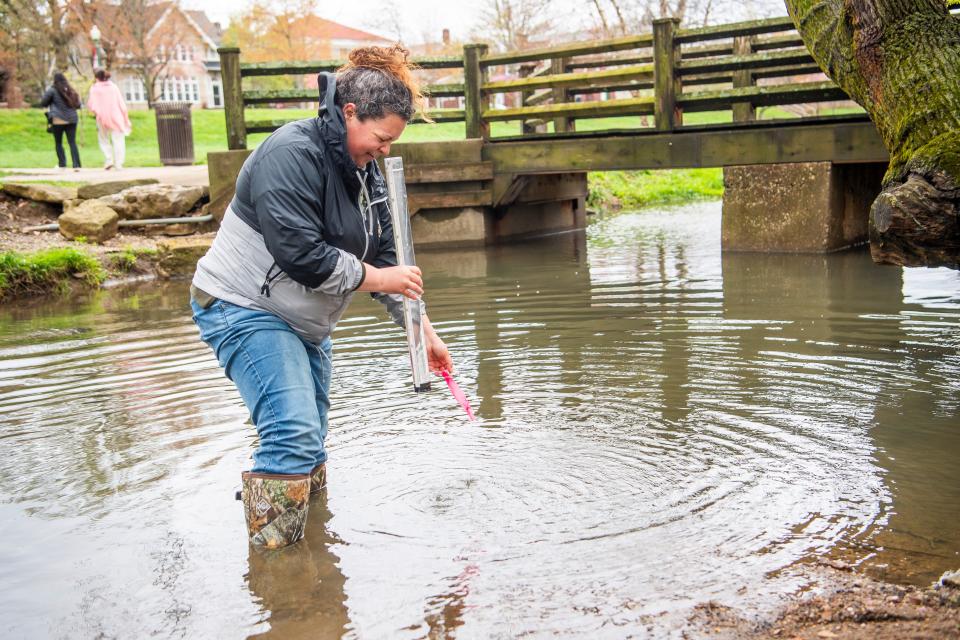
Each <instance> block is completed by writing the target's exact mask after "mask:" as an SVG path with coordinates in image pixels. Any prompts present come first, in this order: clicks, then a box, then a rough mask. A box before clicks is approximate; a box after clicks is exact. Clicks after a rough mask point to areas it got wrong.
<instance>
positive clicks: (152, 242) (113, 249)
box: [0, 191, 216, 303]
mask: <svg viewBox="0 0 960 640" xmlns="http://www.w3.org/2000/svg"><path fill="white" fill-rule="evenodd" d="M61 212H62V209H61V207H60V206H59V205H56V204H48V203H43V202H36V201H33V200H29V199H23V198H15V197H11V196H9V195H7V194H5V193H3V192H2V191H0V253H3V252H16V253H18V254H23V255H28V256H29V255H32V254H36V253H38V252H42V251H45V250H49V249H57V248H72V249H75V250H78V251H81V252H83V253H84V254H87V255H90V256H92V257H93V258H95V259H96V260H97V261H98V262H99V263H100V266H101V267H102V269H103V274H102V277H101V278H100V282H99V283H95V282H92V281H90V280H89V279H82V278H78V277H75V274H64V275H63V276H61V278H60V280H59V281H58V282H56V283H52V284H53V286H42V287H38V288H27V289H26V290H24V291H22V292H15V294H14V295H6V296H3V295H0V299H2V300H3V303H9V302H10V301H11V300H20V299H24V298H30V297H36V296H42V295H47V294H51V293H56V292H60V293H63V292H69V291H76V290H81V289H88V288H90V287H91V286H112V285H116V284H118V283H123V282H127V281H137V280H149V279H153V278H157V279H167V278H178V277H189V275H190V274H191V273H192V272H193V268H194V266H195V264H196V260H197V259H199V257H200V256H201V255H203V253H204V252H205V250H206V247H208V246H209V244H210V242H212V240H213V237H214V235H215V234H216V232H215V231H205V232H203V233H192V234H188V235H182V236H181V235H177V236H171V235H168V234H166V233H164V231H165V230H164V229H163V228H160V227H154V228H149V227H148V228H143V229H137V230H136V231H133V230H132V228H130V229H121V230H120V232H119V233H118V234H117V235H116V236H114V237H112V238H110V239H109V240H106V241H104V242H103V243H101V244H95V243H87V242H76V241H73V240H68V239H67V238H65V237H64V236H62V235H61V234H60V233H58V232H56V231H26V232H24V231H23V230H24V229H26V228H29V227H33V226H37V225H42V224H49V223H55V222H56V221H57V218H58V216H59V215H60V214H61Z"/></svg>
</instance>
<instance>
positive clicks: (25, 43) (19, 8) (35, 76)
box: [0, 0, 76, 99]
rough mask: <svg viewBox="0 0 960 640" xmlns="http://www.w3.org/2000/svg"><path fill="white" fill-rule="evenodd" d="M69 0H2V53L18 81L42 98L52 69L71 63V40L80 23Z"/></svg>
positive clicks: (0, 17) (30, 94)
mask: <svg viewBox="0 0 960 640" xmlns="http://www.w3.org/2000/svg"><path fill="white" fill-rule="evenodd" d="M69 9H70V2H69V1H66V0H32V1H31V0H0V21H2V22H3V26H4V30H3V31H4V33H3V36H2V38H0V47H2V49H3V51H2V57H4V58H7V59H8V60H10V62H9V63H8V64H10V66H12V67H13V73H12V75H13V77H14V84H15V85H17V84H19V83H24V84H23V87H24V88H26V89H27V90H28V96H29V97H30V98H31V99H32V98H39V96H40V93H42V92H43V89H44V87H45V86H46V81H47V79H48V76H49V73H50V71H51V68H52V69H56V70H59V71H66V70H67V69H68V67H69V66H70V44H71V41H72V40H73V38H74V36H75V35H76V24H75V23H74V22H73V21H72V20H71V19H70V18H71V14H70V10H69Z"/></svg>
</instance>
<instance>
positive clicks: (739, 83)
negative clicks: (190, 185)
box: [218, 17, 847, 149]
mask: <svg viewBox="0 0 960 640" xmlns="http://www.w3.org/2000/svg"><path fill="white" fill-rule="evenodd" d="M218 51H219V53H220V59H221V68H222V73H223V83H224V94H225V96H224V97H225V108H226V109H225V111H226V120H227V138H228V143H229V148H230V149H243V148H246V138H247V134H249V133H257V132H269V131H273V130H275V129H276V128H278V127H279V126H282V125H283V124H284V123H285V122H286V121H284V120H267V121H251V122H248V121H247V120H246V119H245V115H244V114H245V108H246V107H247V106H249V105H263V104H282V103H302V102H306V101H313V102H316V100H317V95H316V91H315V90H313V89H310V90H304V89H290V90H283V91H244V90H243V88H242V86H243V80H244V79H245V78H251V77H257V76H272V75H297V74H315V73H318V72H320V71H332V70H335V69H336V68H337V67H339V66H340V65H341V64H343V62H342V61H338V60H330V61H314V62H303V63H292V62H277V63H241V62H240V53H241V52H240V50H239V49H235V48H222V49H219V50H218ZM415 62H417V63H418V64H419V65H420V66H421V67H422V68H423V69H425V70H435V69H444V70H462V74H463V81H462V83H460V82H457V83H449V84H434V85H427V87H426V90H427V93H428V94H429V95H430V96H431V97H456V98H458V99H461V100H462V104H463V109H435V110H432V111H430V112H428V114H429V115H430V117H431V118H432V119H433V120H435V121H436V122H460V121H462V122H464V128H465V134H466V137H467V138H482V139H484V140H499V139H509V138H504V137H503V136H501V137H498V138H493V137H492V136H491V133H490V124H491V123H494V122H501V121H516V122H518V123H519V130H518V131H517V132H516V133H517V135H523V136H534V135H545V136H562V135H566V134H569V133H570V132H572V131H574V130H575V129H576V122H577V121H578V120H585V119H591V118H615V117H622V116H637V117H649V116H652V117H653V128H655V129H656V130H658V131H661V132H669V131H674V130H678V129H682V128H684V124H683V114H684V113H695V112H703V111H723V110H729V111H731V112H732V115H731V120H732V121H733V122H740V123H743V122H749V121H751V120H753V119H754V118H755V117H756V109H757V108H758V107H768V106H777V105H795V104H811V103H824V102H834V101H838V100H846V99H847V96H846V94H844V92H843V91H842V90H841V89H840V88H839V87H837V86H836V85H835V84H834V83H833V82H831V81H829V80H826V79H823V78H821V79H818V80H814V81H800V82H796V81H794V79H795V78H798V77H802V76H809V75H811V74H819V73H820V69H819V67H818V66H817V65H816V64H815V63H814V61H813V58H812V57H811V56H810V54H809V53H808V51H807V50H806V48H805V47H804V45H803V41H802V40H801V39H800V37H799V35H798V34H797V32H796V30H795V28H794V25H793V22H792V21H791V20H790V19H789V18H786V17H783V18H773V19H767V20H756V21H749V22H739V23H735V24H727V25H720V26H713V27H703V28H693V29H681V28H680V27H679V23H678V21H676V20H674V19H664V20H657V21H655V22H654V24H653V31H652V32H651V33H645V34H639V35H632V36H627V37H623V38H616V39H611V40H603V41H592V42H581V43H575V44H567V45H562V46H554V47H547V48H542V49H534V50H527V51H520V52H515V53H505V54H491V53H489V51H488V49H487V47H486V46H485V45H482V44H467V45H464V47H463V55H462V56H448V57H434V58H418V59H415ZM493 70H502V72H501V73H500V74H495V75H497V77H498V79H494V80H491V75H494V74H492V73H491V71H493ZM624 92H626V93H627V94H628V96H629V97H622V96H620V95H619V94H622V93H624ZM508 94H514V97H519V98H518V99H517V100H514V101H515V102H516V103H517V104H519V105H520V106H513V107H506V108H497V107H496V106H494V105H495V102H496V100H497V98H496V97H497V96H498V95H508ZM611 94H612V96H613V97H611ZM591 96H592V97H593V98H594V99H588V98H590V97H591ZM551 124H552V132H551V131H549V129H550V127H549V126H548V125H551ZM613 126H615V125H611V126H610V127H609V128H611V129H612V127H613ZM593 129H594V131H596V130H598V129H597V127H593ZM599 130H600V131H603V130H604V128H603V126H601V127H599Z"/></svg>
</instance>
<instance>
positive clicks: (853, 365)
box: [0, 204, 960, 638]
mask: <svg viewBox="0 0 960 640" xmlns="http://www.w3.org/2000/svg"><path fill="white" fill-rule="evenodd" d="M420 260H421V263H422V266H423V267H424V269H425V271H426V272H427V273H428V274H429V276H428V282H427V285H428V290H429V292H430V293H429V296H428V306H429V309H430V314H431V318H432V319H433V321H434V324H435V326H437V328H438V331H440V332H441V334H442V335H443V336H444V338H445V339H446V340H447V341H448V343H449V344H450V345H451V348H452V350H453V351H454V352H455V354H456V359H457V364H458V368H459V381H460V383H461V386H462V387H463V388H464V389H465V391H466V392H467V393H468V395H469V396H470V397H471V401H472V403H473V406H474V409H475V410H476V412H477V414H478V416H479V417H480V420H479V421H478V422H476V423H468V422H467V421H466V419H465V418H464V416H463V414H462V411H461V410H460V408H459V407H458V406H457V405H456V403H455V402H453V401H452V399H450V397H449V395H448V394H447V393H446V392H445V390H444V389H440V388H439V387H438V389H439V390H438V391H437V392H433V393H430V394H421V395H413V394H411V393H410V391H409V380H408V374H407V373H406V372H407V368H408V364H407V355H406V349H405V346H404V341H403V336H402V334H400V332H399V331H397V330H396V328H394V327H392V326H391V325H390V324H389V323H388V322H386V321H385V319H384V318H383V314H382V312H381V310H380V309H379V308H378V306H377V305H376V304H375V303H373V302H372V301H369V300H359V301H358V302H357V303H356V304H355V305H354V307H353V308H352V309H351V311H350V313H349V314H348V316H347V317H346V318H345V319H344V321H343V323H342V327H341V329H340V331H339V332H338V336H337V340H336V345H335V351H334V362H335V366H336V375H335V383H334V389H333V397H332V402H333V411H332V414H331V436H330V443H329V445H330V453H331V461H330V489H329V498H328V500H327V501H317V500H315V501H314V503H313V505H312V507H311V514H310V522H309V525H308V529H307V539H306V540H305V542H304V543H302V544H301V545H299V546H298V547H296V548H295V549H293V550H291V552H290V553H281V554H260V553H257V552H251V551H250V550H249V548H248V545H247V543H246V540H245V539H244V536H243V531H244V528H243V522H242V519H243V516H242V512H241V510H240V508H239V506H238V503H236V502H234V501H233V500H232V493H233V490H234V489H235V488H236V486H237V484H238V481H239V473H240V471H241V470H243V469H245V468H248V467H249V457H250V453H251V451H252V445H253V433H252V429H251V428H250V427H249V425H248V424H247V415H246V411H245V409H244V408H243V406H242V404H241V403H240V401H239V398H238V397H237V394H236V392H235V391H234V389H233V388H232V385H230V383H229V382H228V381H226V380H225V379H224V378H223V376H222V374H221V372H220V371H219V369H218V368H217V366H216V363H215V361H214V360H213V358H212V356H211V355H210V353H209V352H208V351H207V349H206V347H204V346H203V345H202V344H200V343H199V342H198V341H197V340H196V330H195V328H194V327H193V325H192V324H191V323H190V321H189V319H188V318H187V317H186V315H185V311H184V304H185V298H186V285H185V284H183V283H179V284H176V283H175V284H172V285H163V286H161V285H156V284H153V285H148V286H141V287H134V288H127V289H122V290H117V291H107V292H100V293H98V294H95V295H92V296H90V297H88V298H87V299H84V300H79V301H74V302H71V303H65V302H57V303H45V304H42V305H20V306H17V307H11V308H7V309H5V310H3V311H0V416H2V418H0V425H2V429H0V440H2V442H3V443H4V445H6V448H5V453H7V456H6V457H7V464H6V465H5V466H3V467H2V468H0V534H4V535H6V537H7V539H8V540H9V539H17V540H21V541H23V542H22V544H21V545H20V546H11V545H7V546H6V547H4V548H0V584H4V585H5V586H4V587H3V594H4V598H2V599H0V619H2V620H4V621H8V622H9V626H10V628H9V629H8V630H7V631H8V633H5V634H4V635H8V636H13V637H16V636H53V637H57V636H62V635H71V634H74V633H75V634H77V635H83V636H97V635H103V636H110V635H116V636H141V635H147V634H157V633H160V634H163V635H170V636H174V637H206V636H216V637H248V636H256V637H266V636H270V637H284V638H286V637H293V638H296V637H301V636H310V637H318V636H322V637H337V636H340V635H343V636H344V637H357V638H367V637H395V638H424V637H447V638H453V637H516V636H519V635H524V634H532V635H548V634H549V635H553V634H564V633H566V634H570V635H584V636H588V637H596V638H604V637H611V638H619V637H623V636H624V635H625V634H626V633H627V632H631V633H641V632H645V633H648V634H650V635H655V636H664V637H669V636H677V637H679V636H680V634H681V632H682V631H681V630H682V629H683V626H684V622H685V620H686V619H687V616H688V615H689V612H690V610H691V607H692V606H694V605H695V604H697V603H700V602H704V601H706V600H710V599H713V600H716V601H719V602H721V603H724V604H729V605H731V606H736V607H741V608H747V609H751V610H754V611H759V612H762V611H765V610H768V609H769V608H770V607H772V606H773V605H774V604H775V603H776V602H777V597H778V596H779V595H782V594H785V593H789V592H791V591H793V590H794V589H796V588H798V587H800V586H802V582H801V581H800V579H799V578H798V577H797V576H796V575H795V574H794V573H793V572H792V571H791V570H790V568H791V567H792V566H793V565H795V564H796V563H798V562H804V561H808V560H810V559H816V558H818V557H821V556H823V555H837V554H839V555H841V556H843V557H844V558H846V559H850V560H852V561H856V562H862V563H864V566H866V567H867V568H868V569H870V570H871V571H876V572H882V573H884V575H886V576H887V577H891V578H894V579H904V580H913V581H918V582H923V581H926V580H929V579H931V578H932V577H935V576H936V575H938V574H939V572H941V571H943V570H944V569H947V568H955V567H956V566H960V558H958V556H957V550H958V549H960V531H958V527H960V525H958V523H960V488H958V486H957V484H956V482H955V481H954V480H953V478H952V477H951V474H950V472H949V470H950V469H951V465H952V461H953V460H954V459H955V457H956V455H957V453H958V452H960V441H958V432H957V429H956V424H957V409H958V406H960V384H958V383H957V380H960V375H958V374H960V356H958V349H957V347H958V346H960V345H958V342H960V338H958V331H957V324H958V320H960V280H958V277H957V274H956V273H954V272H946V271H943V270H926V271H925V270H920V271H907V272H904V271H903V270H901V269H893V268H880V267H875V266H874V265H872V264H871V263H870V260H869V257H868V256H867V255H866V254H865V253H860V252H853V253H848V254H840V255H835V256H827V257H813V256H762V255H725V256H721V254H720V251H719V206H718V205H715V204H709V205H699V206H693V207H685V208H681V209H679V210H676V211H669V212H662V213H644V214H636V215H634V214H624V215H620V216H617V217H614V218H609V219H603V220H599V221H596V222H595V223H594V224H593V225H592V226H591V228H590V230H589V232H588V233H587V234H582V233H580V234H577V233H573V234H559V235H556V236H551V237H549V238H545V239H543V240H541V241H538V242H533V243H524V244H519V245H512V246H503V247H496V248H490V249H488V250H477V251H466V250H461V251H456V252H449V253H435V252H422V255H421V256H420ZM440 386H441V387H442V385H440ZM131 594H133V595H134V596H135V597H131ZM625 630H626V631H625ZM638 630H639V631H638Z"/></svg>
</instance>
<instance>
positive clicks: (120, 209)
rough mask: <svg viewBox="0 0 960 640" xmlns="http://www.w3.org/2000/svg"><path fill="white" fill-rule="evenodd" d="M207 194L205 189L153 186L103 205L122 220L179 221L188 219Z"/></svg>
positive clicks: (124, 193)
mask: <svg viewBox="0 0 960 640" xmlns="http://www.w3.org/2000/svg"><path fill="white" fill-rule="evenodd" d="M205 192H206V189H205V188H204V187H186V186H182V185H176V184H153V185H143V186H139V187H130V188H129V189H124V190H123V191H121V192H120V193H116V194H114V195H111V196H104V197H102V198H99V201H100V202H102V203H104V204H106V205H107V206H109V207H110V208H111V209H113V210H114V211H116V212H117V214H118V215H119V216H120V219H121V220H144V219H147V218H179V217H182V216H185V215H187V214H188V213H189V212H190V210H191V209H192V208H193V206H194V205H195V204H197V202H198V201H199V200H200V198H202V197H203V196H204V194H205Z"/></svg>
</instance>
